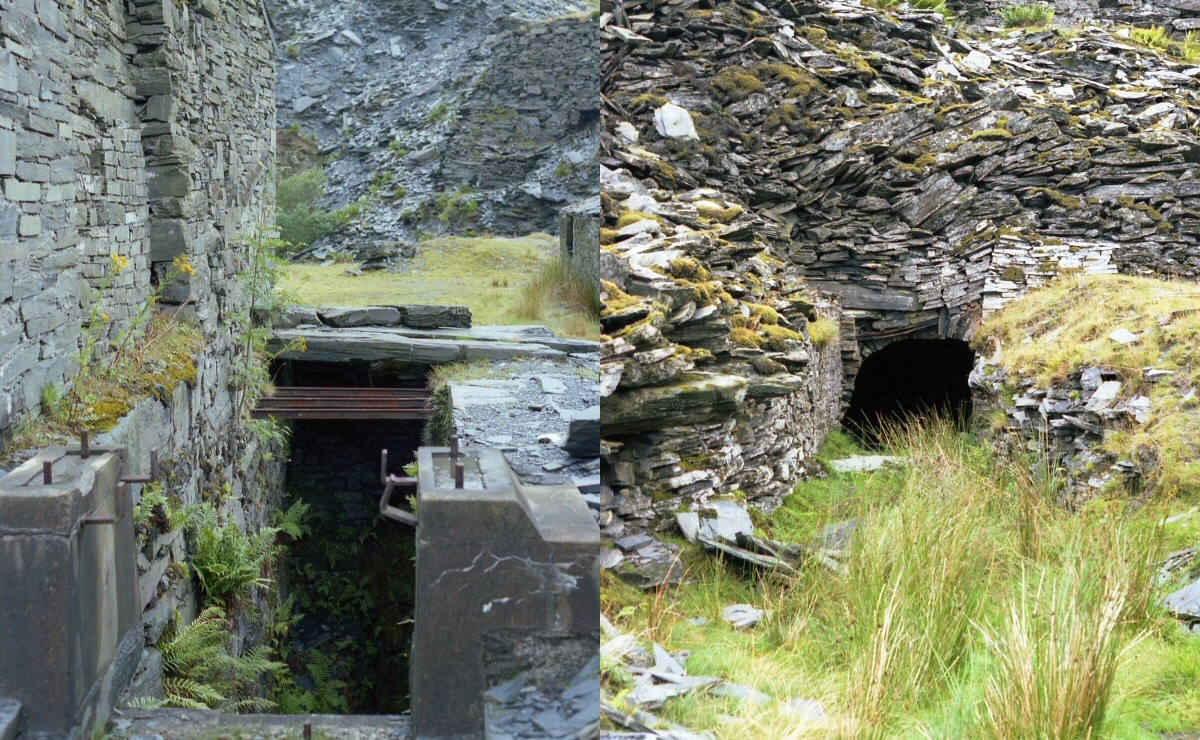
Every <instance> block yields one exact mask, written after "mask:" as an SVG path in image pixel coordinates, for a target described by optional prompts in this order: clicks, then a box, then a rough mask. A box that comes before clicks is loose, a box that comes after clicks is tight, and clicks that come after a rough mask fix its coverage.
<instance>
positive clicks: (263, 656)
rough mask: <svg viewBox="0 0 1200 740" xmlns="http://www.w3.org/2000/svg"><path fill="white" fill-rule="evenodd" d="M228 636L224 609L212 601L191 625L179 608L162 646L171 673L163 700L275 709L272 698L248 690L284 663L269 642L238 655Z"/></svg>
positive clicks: (176, 704)
mask: <svg viewBox="0 0 1200 740" xmlns="http://www.w3.org/2000/svg"><path fill="white" fill-rule="evenodd" d="M228 641H229V625H228V624H227V623H226V620H225V610H224V609H221V608H220V607H217V606H210V607H208V608H207V609H205V610H204V611H202V612H201V613H200V616H198V617H196V619H195V620H193V621H192V623H191V624H188V625H184V624H182V619H181V617H180V615H179V614H178V613H176V615H175V623H174V625H173V626H172V628H171V630H170V632H169V634H168V635H166V636H165V637H164V639H163V640H162V641H161V642H160V643H159V646H158V649H159V652H160V653H162V657H163V670H164V671H165V672H166V674H167V675H166V677H165V678H164V679H163V699H162V702H161V704H162V705H163V706H170V707H182V708H184V709H224V710H226V711H241V710H244V709H253V710H255V711H265V710H268V709H272V708H274V704H273V703H272V702H270V701H269V700H267V699H262V698H258V697H253V696H248V695H246V692H247V691H248V690H249V689H250V688H251V687H252V686H253V685H254V684H255V683H256V682H257V681H258V680H259V678H260V677H262V676H263V675H264V674H267V673H271V672H273V671H275V670H277V669H280V668H283V664H282V663H278V662H276V661H273V660H271V659H270V651H269V649H268V648H266V647H265V646H259V647H256V648H254V649H253V650H251V651H250V652H248V653H246V654H245V655H243V656H241V657H237V656H234V655H233V654H232V653H231V652H230V650H229V642H228ZM147 704H149V702H147Z"/></svg>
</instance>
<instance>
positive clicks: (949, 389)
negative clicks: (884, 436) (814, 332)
mask: <svg viewBox="0 0 1200 740" xmlns="http://www.w3.org/2000/svg"><path fill="white" fill-rule="evenodd" d="M974 364H975V351H974V350H972V349H971V346H970V345H969V344H967V343H966V342H964V341H961V340H957V339H905V340H901V341H899V342H895V343H893V344H889V345H888V346H886V347H884V348H883V349H880V350H878V351H877V352H875V353H874V354H872V355H870V356H868V357H867V358H866V359H865V360H863V363H862V367H861V368H859V371H858V376H857V377H856V378H855V381H854V393H853V395H852V396H851V398H850V407H849V408H848V409H847V410H846V415H845V416H844V417H843V418H842V426H843V427H844V428H845V429H846V430H847V431H849V432H850V433H852V434H854V435H855V436H857V437H858V438H859V439H860V440H862V441H864V442H869V443H872V444H873V443H877V442H878V441H879V434H880V431H881V429H883V428H885V427H886V426H887V425H889V424H896V423H899V424H903V423H906V422H908V421H909V420H911V419H913V418H921V417H926V418H927V417H930V416H939V417H942V418H946V419H949V420H951V421H953V422H955V423H956V424H959V425H963V424H965V423H966V422H967V420H968V419H969V418H970V416H971V410H972V404H971V388H970V386H969V385H968V383H967V379H968V377H969V376H970V374H971V368H972V366H973V365H974Z"/></svg>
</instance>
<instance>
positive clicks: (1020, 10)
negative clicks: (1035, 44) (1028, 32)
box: [1000, 3, 1054, 28]
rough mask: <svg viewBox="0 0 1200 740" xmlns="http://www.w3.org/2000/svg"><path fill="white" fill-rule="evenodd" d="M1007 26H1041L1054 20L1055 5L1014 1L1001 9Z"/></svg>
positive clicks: (1001, 18)
mask: <svg viewBox="0 0 1200 740" xmlns="http://www.w3.org/2000/svg"><path fill="white" fill-rule="evenodd" d="M1000 21H1001V22H1002V23H1003V24H1004V27H1005V28H1040V27H1042V26H1048V25H1050V24H1051V23H1053V22H1054V6H1052V5H1048V4H1046V3H1028V4H1026V3H1014V4H1012V5H1005V6H1004V7H1003V8H1001V9H1000Z"/></svg>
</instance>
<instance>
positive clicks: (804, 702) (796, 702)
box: [779, 699, 828, 722]
mask: <svg viewBox="0 0 1200 740" xmlns="http://www.w3.org/2000/svg"><path fill="white" fill-rule="evenodd" d="M779 711H780V712H781V713H782V714H785V715H787V716H789V717H795V718H796V719H802V720H805V721H806V722H824V721H825V720H826V719H828V715H827V714H825V705H824V704H822V703H821V702H819V701H813V700H812V699H792V700H791V701H789V702H787V703H786V704H780V705H779Z"/></svg>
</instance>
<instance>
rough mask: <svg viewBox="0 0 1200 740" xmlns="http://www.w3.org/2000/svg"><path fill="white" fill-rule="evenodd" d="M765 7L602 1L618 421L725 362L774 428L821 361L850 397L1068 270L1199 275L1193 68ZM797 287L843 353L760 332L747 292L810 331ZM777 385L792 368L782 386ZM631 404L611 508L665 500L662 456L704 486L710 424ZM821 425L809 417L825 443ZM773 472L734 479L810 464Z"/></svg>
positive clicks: (720, 487)
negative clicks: (684, 425)
mask: <svg viewBox="0 0 1200 740" xmlns="http://www.w3.org/2000/svg"><path fill="white" fill-rule="evenodd" d="M750 7H751V6H746V7H743V6H741V5H737V4H734V3H728V2H715V3H714V2H708V3H704V4H703V7H701V6H700V5H693V6H689V7H686V8H684V7H682V6H672V5H659V6H657V7H655V8H653V9H652V10H651V9H649V8H645V7H643V8H640V9H639V12H638V13H637V14H630V13H627V12H626V11H625V10H623V9H621V8H619V7H609V6H605V7H604V10H605V11H607V12H606V13H605V14H603V15H602V17H601V26H602V30H601V36H602V39H603V47H602V48H603V51H602V56H603V61H602V68H603V70H604V87H603V89H602V92H603V94H604V96H605V97H604V101H605V104H604V109H603V112H602V113H603V125H602V129H603V132H602V137H601V162H600V164H601V182H602V190H603V195H602V197H603V199H604V208H605V211H604V216H605V222H604V230H603V231H602V236H601V239H602V242H604V243H605V244H606V246H604V247H603V249H604V250H605V252H604V254H603V255H602V257H601V277H602V278H604V279H605V280H609V281H611V286H610V287H612V288H613V290H609V291H608V292H607V297H608V304H607V309H606V311H605V318H604V326H605V332H606V334H607V335H608V336H609V337H611V340H610V341H609V342H606V344H605V345H604V352H605V358H606V365H605V372H604V374H603V376H602V387H603V389H604V391H605V392H608V393H611V394H612V395H611V396H610V398H611V399H612V400H611V401H610V403H611V404H612V407H613V408H614V409H623V408H624V405H623V404H624V402H623V401H622V398H623V397H627V396H625V395H624V394H628V393H632V392H633V391H634V389H641V388H657V389H659V390H657V391H655V392H656V393H660V394H661V393H664V392H665V391H664V390H663V389H664V388H669V387H670V386H672V385H675V384H678V383H679V382H680V379H683V378H686V377H689V374H690V373H692V372H694V371H695V370H696V369H703V370H705V371H713V368H712V367H711V366H713V365H716V366H718V367H720V370H719V372H720V374H722V375H744V376H745V377H748V378H758V379H759V380H758V383H757V387H759V388H761V389H762V391H761V392H763V393H765V394H768V397H769V399H770V400H767V401H764V402H763V404H764V407H765V409H766V410H767V412H768V415H769V414H771V413H776V414H778V413H781V412H780V408H781V405H782V404H787V403H790V402H791V401H792V399H795V398H796V397H797V396H798V395H800V394H798V393H796V392H792V393H791V395H770V394H778V393H785V392H786V391H785V389H786V388H787V387H788V386H789V383H790V384H792V387H804V386H805V384H806V383H807V387H808V388H809V389H814V388H828V387H830V385H829V384H831V383H832V380H830V381H829V382H828V383H826V380H825V378H827V372H826V371H825V370H822V369H820V368H821V367H822V366H823V363H826V362H828V363H829V368H831V369H830V370H828V372H841V373H843V377H842V378H841V381H842V383H841V386H842V387H844V388H845V389H846V399H844V400H848V393H849V391H850V389H851V388H852V385H853V380H854V377H855V374H856V372H857V368H858V367H859V364H860V362H861V359H862V357H863V356H865V355H866V354H869V353H870V352H872V351H874V350H876V349H879V348H880V347H882V346H884V345H886V344H888V343H890V342H893V341H896V340H898V339H903V338H909V337H922V338H955V339H964V340H970V339H971V338H973V336H974V334H975V331H976V328H977V326H978V323H979V321H980V318H981V316H982V315H983V313H984V312H985V311H990V310H993V309H996V308H999V307H1000V306H1002V305H1003V304H1004V303H1005V302H1006V301H1008V300H1009V299H1011V298H1013V297H1015V296H1017V295H1020V294H1021V293H1022V292H1024V291H1025V290H1027V289H1028V288H1030V287H1033V286H1036V285H1040V284H1042V283H1043V282H1045V281H1046V280H1047V279H1049V278H1051V277H1053V276H1054V275H1056V274H1058V273H1059V272H1062V271H1085V272H1128V273H1137V274H1142V273H1150V274H1153V273H1158V274H1173V275H1182V276H1187V277H1196V276H1198V275H1200V247H1198V246H1197V244H1198V239H1200V220H1197V219H1196V217H1195V215H1194V212H1195V210H1196V206H1198V205H1200V186H1197V185H1196V184H1195V182H1196V179H1197V175H1200V171H1198V170H1200V139H1198V138H1197V137H1196V135H1195V132H1194V128H1193V125H1194V124H1195V122H1196V121H1197V117H1198V114H1200V104H1198V102H1197V101H1198V100H1200V98H1197V89H1196V88H1197V86H1198V84H1200V83H1198V82H1197V77H1198V75H1197V74H1196V73H1197V71H1198V70H1197V69H1196V68H1194V67H1192V66H1190V65H1188V64H1186V63H1183V62H1182V61H1181V60H1179V59H1178V57H1172V56H1170V55H1168V54H1165V53H1160V52H1158V51H1155V50H1153V49H1150V48H1148V47H1145V46H1141V45H1139V44H1137V43H1136V42H1135V41H1133V40H1132V39H1131V38H1129V36H1128V32H1121V31H1108V30H1104V29H1100V28H1093V27H1088V28H1084V29H1082V30H1080V31H1079V32H1078V33H1077V34H1074V35H1071V34H1066V35H1060V34H1058V33H1055V32H1052V31H1045V32H1032V33H1025V34H1022V35H1015V34H1001V35H995V34H992V33H990V32H986V33H981V34H980V36H979V37H972V38H971V39H967V38H964V37H962V36H960V35H959V33H958V32H957V31H956V30H955V29H954V28H953V27H950V26H947V24H946V23H945V20H944V19H943V18H942V16H941V15H940V14H938V13H936V12H932V11H920V10H904V11H900V12H898V13H893V14H890V15H885V14H883V13H880V12H879V11H876V10H874V9H872V8H869V7H863V6H859V5H858V4H850V3H834V2H817V3H809V4H797V3H781V4H777V5H775V6H774V7H766V6H761V5H758V4H752V7H753V10H751V9H750ZM981 7H985V6H981ZM986 7H990V6H986ZM1080 7H1083V6H1082V5H1081V6H1080ZM1170 12H1172V13H1175V12H1177V10H1172V11H1170ZM1178 12H1179V13H1181V14H1188V13H1184V11H1178ZM1181 17H1182V15H1181ZM985 20H986V19H985ZM993 22H994V20H993V21H986V22H985V23H984V25H987V24H990V23H993ZM979 27H980V29H981V30H982V28H983V25H980V26H979ZM1122 34H1124V35H1122ZM1068 36H1069V38H1068ZM668 106H672V107H668ZM676 107H677V108H681V109H683V110H685V111H686V112H687V113H688V115H689V117H690V119H691V121H692V122H693V124H694V126H695V129H696V132H697V134H698V136H699V138H698V139H697V140H691V139H689V138H687V137H686V136H680V135H679V131H680V130H681V129H680V128H678V126H679V123H680V120H679V117H678V115H673V116H672V122H673V123H672V126H671V127H668V126H667V120H666V119H665V117H664V115H663V114H662V113H661V111H663V110H664V109H666V110H670V111H672V113H673V114H674V108H676ZM693 263H694V264H693ZM698 268H699V269H698ZM751 276H753V279H751ZM606 287H609V286H606ZM722 293H723V294H722ZM795 297H804V300H806V301H807V302H808V304H809V305H811V304H818V311H821V310H822V309H821V307H820V304H821V302H822V301H826V302H827V303H826V304H825V305H826V306H827V308H825V309H824V311H825V312H826V313H827V314H828V315H829V317H830V318H831V319H833V320H834V322H835V323H837V324H838V325H839V326H838V329H839V330H840V331H839V332H838V333H839V336H840V340H841V346H840V350H841V352H840V354H841V357H830V355H831V354H832V353H830V352H828V351H825V352H814V350H813V349H812V348H811V346H810V344H809V343H808V342H807V341H800V342H796V344H795V345H794V346H791V347H789V346H787V343H786V340H784V339H779V338H780V337H785V336H787V335H784V334H781V333H780V332H778V330H774V337H772V335H771V333H768V332H764V331H763V323H764V322H763V320H762V319H763V316H764V314H763V312H762V311H761V310H759V309H756V308H755V307H754V305H755V304H762V303H765V304H767V305H768V306H770V307H772V308H774V309H775V310H776V312H777V313H779V314H780V315H781V316H783V317H784V318H786V319H787V320H788V321H787V323H788V324H790V325H791V326H790V328H792V329H796V328H797V324H799V326H800V327H801V329H802V326H803V322H800V321H797V320H795V319H793V316H795V315H797V314H798V313H801V314H802V312H796V311H793V312H792V313H788V311H787V310H786V307H787V305H788V301H789V300H790V299H794V298H795ZM706 304H707V305H706ZM837 306H840V307H841V309H840V310H839V309H838V308H837ZM747 310H748V311H749V313H747ZM841 311H844V313H842V312H841ZM738 314H740V315H741V316H742V318H741V319H738V318H737V316H738ZM766 316H767V317H770V314H769V313H768V314H766ZM812 318H816V317H815V316H813V317H812ZM756 319H757V320H758V321H757V323H756V322H755V320H756ZM737 324H740V326H739V325H737ZM784 326H786V324H784ZM739 328H749V329H751V330H752V335H747V334H745V333H743V332H737V336H736V340H737V341H740V342H741V343H742V344H741V346H738V345H737V344H736V343H735V338H734V330H736V329H739ZM801 333H804V332H803V331H801ZM755 337H757V338H755ZM773 339H775V340H776V346H777V347H778V350H775V349H774V348H773V347H771V345H770V343H771V341H772V340H773ZM805 340H807V337H805ZM673 345H685V346H688V347H692V348H695V349H703V350H705V351H706V352H707V353H711V354H703V355H700V356H698V357H691V356H686V357H685V356H682V355H683V354H686V353H680V352H677V351H675V350H674V349H673ZM766 350H772V352H766ZM758 353H765V354H766V356H762V355H759V354H758ZM801 356H804V357H805V359H807V360H809V362H808V364H803V363H799V362H797V360H799V358H800V357H801ZM789 358H791V359H790V360H789ZM704 365H709V367H704ZM785 371H787V374H788V375H794V376H797V377H798V378H799V380H795V381H789V380H785V381H777V380H775V379H774V377H775V375H776V374H779V373H784V372H785ZM823 373H824V374H823ZM780 377H782V376H780ZM763 378H766V379H768V380H765V381H764V380H763ZM754 387H755V384H752V385H751V387H750V388H749V389H748V391H747V394H746V395H747V398H754V397H755V394H754ZM823 398H825V396H822V395H821V394H819V393H816V394H812V393H810V399H809V403H810V404H814V406H813V407H814V408H817V409H820V408H822V406H821V401H820V400H819V399H823ZM605 400H606V401H609V399H605ZM835 405H836V404H835ZM608 408H609V407H608V406H606V407H605V413H606V416H605V419H606V427H607V418H608V416H607V413H608ZM738 413H741V412H738ZM806 413H811V412H807V411H806ZM836 414H837V411H836V409H833V410H831V411H827V412H825V417H826V418H834V417H836ZM625 416H626V417H630V419H629V420H628V421H626V422H624V423H625V425H626V426H625V429H627V430H628V431H629V433H630V434H633V435H635V436H636V437H637V439H639V440H640V442H639V443H635V444H634V446H637V444H640V445H642V446H641V447H640V448H639V452H638V453H634V452H632V451H631V449H632V448H631V440H630V439H616V440H614V442H616V443H619V444H614V445H613V446H612V447H611V448H610V453H611V454H610V457H609V458H608V460H609V461H610V463H611V464H612V465H613V467H612V468H611V469H610V470H609V474H608V475H609V477H608V480H609V481H611V485H613V486H615V488H614V493H615V494H616V495H615V497H614V499H613V500H614V506H616V507H617V511H618V512H619V513H621V514H622V515H625V516H631V515H633V512H639V513H638V514H637V515H638V516H643V515H647V514H646V512H648V511H651V510H652V509H653V510H658V509H661V508H663V507H660V506H659V505H657V504H655V505H654V506H653V507H651V499H652V498H654V497H657V498H659V499H664V500H666V499H668V498H670V496H669V495H668V493H666V492H665V491H662V490H661V488H660V489H659V490H657V491H653V492H652V493H653V494H654V496H647V495H646V492H645V490H644V488H645V485H646V483H647V482H648V481H649V479H650V475H649V474H648V473H647V472H646V471H647V469H648V468H654V467H660V468H661V470H662V471H663V472H662V473H659V475H660V476H661V477H662V478H665V479H666V480H677V481H678V482H679V484H680V485H679V487H678V488H677V489H675V488H672V489H671V490H686V489H687V487H688V486H695V485H697V483H696V482H694V481H693V482H689V483H686V484H685V483H683V482H682V480H679V479H680V476H681V474H682V473H683V472H684V467H687V468H691V467H693V465H694V464H695V463H688V464H687V465H686V466H680V464H679V463H680V460H679V459H677V458H680V457H683V456H684V454H685V453H680V452H678V451H677V450H675V449H673V447H674V446H679V445H684V446H686V445H687V442H685V439H687V438H688V435H690V438H692V439H694V438H695V437H696V436H697V430H689V431H688V435H685V434H683V433H682V432H679V433H678V434H677V433H676V431H674V429H676V427H671V429H669V430H667V429H664V428H663V426H664V424H665V423H666V422H665V421H662V422H656V421H655V420H653V419H652V418H650V415H649V414H645V415H644V417H645V418H641V419H636V420H635V419H634V418H633V417H637V416H638V414H637V412H636V411H633V412H632V413H631V414H625ZM818 416H821V413H820V412H818ZM737 417H738V414H737V413H734V414H730V415H729V418H728V420H727V421H726V422H725V423H726V424H727V425H729V426H730V429H731V430H732V429H733V428H734V427H736V426H737V425H738V424H739V423H744V422H738V421H737ZM668 418H669V417H668ZM799 419H800V417H799V416H788V415H787V414H786V413H784V414H783V417H782V418H776V419H774V421H775V422H776V423H777V424H778V426H777V427H774V428H780V429H783V430H787V431H788V432H791V431H792V430H795V429H796V428H797V427H796V426H795V424H796V423H797V421H798V420H799ZM710 420H711V417H705V419H704V420H703V421H702V423H705V424H710V423H711V421H710ZM670 423H671V424H675V423H676V422H675V421H674V420H670ZM828 426H829V424H828V423H825V424H815V425H813V430H812V431H813V434H814V435H815V439H816V440H817V442H819V440H820V439H821V438H823V436H824V432H825V430H827V429H828ZM704 428H705V427H699V428H698V429H704ZM710 428H713V429H715V427H710ZM741 433H742V434H745V435H746V437H747V438H749V439H753V440H755V441H757V440H758V439H759V438H758V437H757V436H755V435H753V434H749V433H747V432H744V431H743V432H741ZM701 434H702V433H701ZM638 435H640V436H638ZM801 436H803V435H801ZM799 447H802V448H806V447H805V445H799ZM704 449H720V446H717V447H715V448H714V447H711V446H708V445H707V442H706V446H705V447H704ZM729 449H733V448H729ZM738 450H739V453H740V455H741V456H742V457H743V458H746V457H753V453H751V452H750V451H748V450H747V448H746V446H745V445H744V444H743V445H741V446H740V447H739V448H738ZM701 453H703V450H699V449H698V450H696V452H695V453H694V454H701ZM688 454H693V453H688ZM703 454H706V455H707V454H708V453H703ZM717 457H720V456H719V455H718V456H717ZM734 457H736V455H734ZM762 459H763V460H771V461H776V460H778V459H779V457H777V456H774V455H768V456H766V457H764V458H762ZM795 459H796V458H795V457H793V460H795ZM626 461H628V462H629V463H630V465H629V466H628V467H623V468H618V465H619V464H620V463H623V462H626ZM736 468H737V466H736V465H735V466H733V468H731V469H730V471H726V472H719V473H714V475H713V476H712V477H713V479H714V481H715V482H714V483H713V484H712V485H713V487H714V490H717V491H724V490H729V489H730V488H732V487H733V485H732V484H731V483H730V482H729V481H731V480H732V478H730V477H729V472H731V470H732V469H736ZM704 469H708V467H707V466H706V465H701V470H704ZM688 472H689V473H690V472H691V471H688ZM782 472H783V471H780V470H776V471H774V472H773V474H770V473H768V474H765V475H764V474H758V475H755V476H745V475H744V474H741V475H743V480H742V481H740V482H739V483H738V485H739V487H740V488H741V489H742V490H744V491H746V492H747V494H748V495H750V497H751V499H754V498H755V496H754V494H753V493H751V490H750V489H748V488H747V481H746V480H745V478H747V477H749V478H750V479H752V480H760V481H761V480H765V481H768V483H767V486H768V489H769V488H771V487H775V488H776V489H777V490H783V489H784V488H785V486H783V485H781V484H780V481H782V480H786V479H788V477H789V476H790V475H794V474H795V467H794V466H791V467H789V469H788V470H787V474H786V475H781V473H782ZM703 485H708V484H703ZM618 488H619V489H620V490H621V491H624V492H627V493H628V494H636V495H626V493H617V489H618ZM750 488H754V484H752V483H751V484H750ZM635 489H637V490H635ZM664 506H665V507H669V506H671V503H670V502H667V503H665V504H664ZM660 513H661V512H660Z"/></svg>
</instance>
